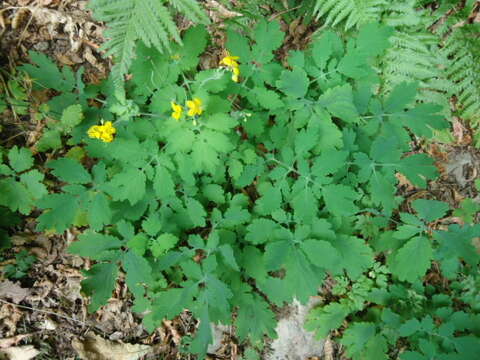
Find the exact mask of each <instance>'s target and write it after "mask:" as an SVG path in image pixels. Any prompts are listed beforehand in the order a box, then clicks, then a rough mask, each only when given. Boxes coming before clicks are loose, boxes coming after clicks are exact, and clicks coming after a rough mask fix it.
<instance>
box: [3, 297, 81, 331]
mask: <svg viewBox="0 0 480 360" xmlns="http://www.w3.org/2000/svg"><path fill="white" fill-rule="evenodd" d="M0 302H2V303H4V304H8V305H13V306H16V307H18V308H21V309H27V310H32V311H36V312H41V313H44V314H49V315H54V316H57V317H60V318H63V319H65V320H71V321H75V322H78V323H80V324H82V325H83V326H86V327H89V325H88V324H87V323H85V322H83V321H81V320H77V319H74V318H71V317H68V316H66V315H62V314H58V313H55V312H53V311H48V310H42V309H36V308H33V307H30V306H26V305H18V304H15V303H12V302H10V301H6V300H3V299H0Z"/></svg>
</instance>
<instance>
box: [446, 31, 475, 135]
mask: <svg viewBox="0 0 480 360" xmlns="http://www.w3.org/2000/svg"><path fill="white" fill-rule="evenodd" d="M442 53H443V56H445V57H448V58H449V59H450V64H449V66H448V68H447V69H446V72H447V76H448V78H449V79H450V81H452V82H453V83H455V85H456V91H455V94H456V95H457V100H458V101H457V106H458V108H459V111H460V115H461V116H462V117H463V118H464V119H466V120H470V121H473V123H474V124H475V125H477V126H478V125H479V122H480V39H478V38H471V37H470V36H469V34H468V33H466V31H464V29H462V28H459V29H456V30H455V31H454V32H453V33H452V34H450V36H449V37H448V38H447V39H446V41H445V44H444V47H443V49H442Z"/></svg>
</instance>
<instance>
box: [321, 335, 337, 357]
mask: <svg viewBox="0 0 480 360" xmlns="http://www.w3.org/2000/svg"><path fill="white" fill-rule="evenodd" d="M333 354H334V350H333V342H332V340H330V336H328V337H327V338H326V339H325V343H324V344H323V356H324V359H325V360H333Z"/></svg>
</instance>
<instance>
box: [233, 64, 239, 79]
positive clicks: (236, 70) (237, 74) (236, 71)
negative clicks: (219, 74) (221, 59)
mask: <svg viewBox="0 0 480 360" xmlns="http://www.w3.org/2000/svg"><path fill="white" fill-rule="evenodd" d="M232 72H233V74H232V80H233V81H235V82H238V77H239V76H240V69H239V68H238V66H235V67H233V68H232Z"/></svg>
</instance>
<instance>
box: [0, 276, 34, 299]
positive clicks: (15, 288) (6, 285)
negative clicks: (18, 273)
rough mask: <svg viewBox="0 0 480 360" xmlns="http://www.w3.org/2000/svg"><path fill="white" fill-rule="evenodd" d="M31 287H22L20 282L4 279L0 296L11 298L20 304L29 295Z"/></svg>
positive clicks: (0, 288)
mask: <svg viewBox="0 0 480 360" xmlns="http://www.w3.org/2000/svg"><path fill="white" fill-rule="evenodd" d="M29 293H30V291H29V289H25V288H22V287H21V286H20V285H18V283H14V282H11V281H10V280H4V281H2V282H0V298H8V299H11V300H12V301H13V302H14V303H16V304H18V303H19V302H20V301H22V300H23V299H25V298H26V297H27V296H28V295H29Z"/></svg>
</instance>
